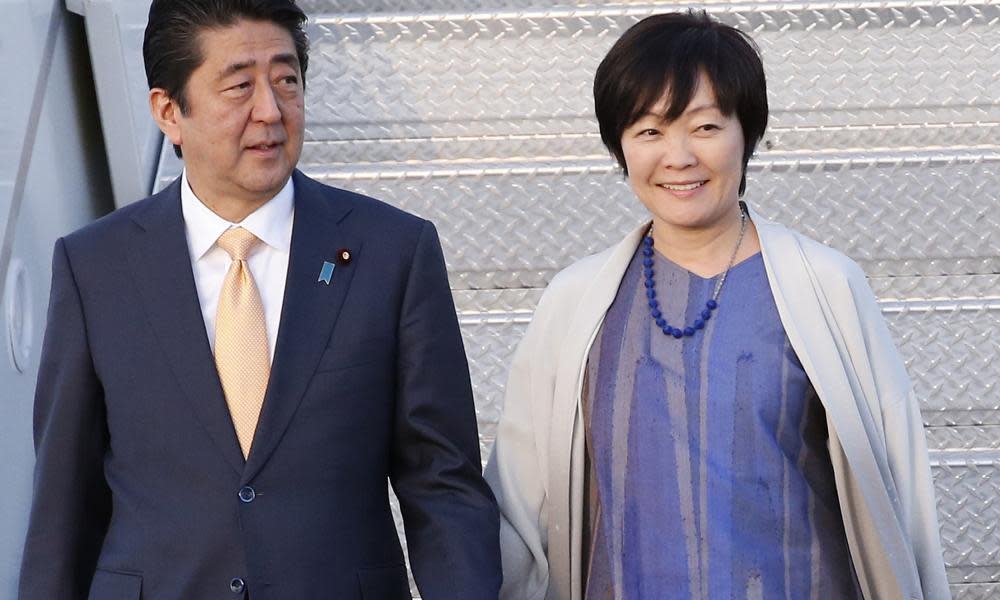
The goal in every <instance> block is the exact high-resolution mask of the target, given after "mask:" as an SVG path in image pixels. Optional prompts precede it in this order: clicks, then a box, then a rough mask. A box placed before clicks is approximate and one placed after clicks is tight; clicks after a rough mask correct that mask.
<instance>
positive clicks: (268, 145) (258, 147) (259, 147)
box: [249, 142, 281, 152]
mask: <svg viewBox="0 0 1000 600" xmlns="http://www.w3.org/2000/svg"><path fill="white" fill-rule="evenodd" d="M280 145H281V143H279V142H274V143H265V144H257V145H256V146H249V149H250V150H260V151H262V152H266V151H268V150H271V149H272V148H277V147H278V146H280Z"/></svg>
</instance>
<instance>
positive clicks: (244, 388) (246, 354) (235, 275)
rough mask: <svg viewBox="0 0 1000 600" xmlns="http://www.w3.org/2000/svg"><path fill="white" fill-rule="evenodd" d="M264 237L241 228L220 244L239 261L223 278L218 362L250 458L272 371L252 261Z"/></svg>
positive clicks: (238, 433) (238, 432)
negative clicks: (251, 267)
mask: <svg viewBox="0 0 1000 600" xmlns="http://www.w3.org/2000/svg"><path fill="white" fill-rule="evenodd" d="M259 241H260V240H258V239H257V237H256V236H255V235H254V234H252V233H250V232H249V231H247V230H246V229H243V228H242V227H236V228H232V229H228V230H227V231H226V232H225V233H223V234H222V235H221V236H219V239H218V241H217V242H216V244H218V246H219V247H220V248H222V249H223V250H225V251H226V252H228V253H229V256H230V257H231V258H232V259H233V263H232V264H231V265H230V266H229V272H227V273H226V279H225V280H224V281H223V282H222V293H221V294H220V295H219V308H218V312H217V313H216V317H215V365H216V367H217V368H218V370H219V380H220V381H221V382H222V390H223V392H225V395H226V404H228V405H229V413H230V415H231V416H232V419H233V426H234V427H235V429H236V437H237V438H239V441H240V448H241V449H242V450H243V457H244V458H246V457H247V456H248V455H249V454H250V444H252V443H253V435H254V431H255V430H256V429H257V419H258V418H259V417H260V409H261V406H263V404H264V393H265V392H266V391H267V379H268V377H269V376H270V374H271V361H270V355H269V352H268V348H267V324H266V321H265V320H264V306H263V304H261V301H260V293H259V292H258V291H257V285H256V284H254V280H253V274H252V273H250V267H249V266H248V265H247V261H246V259H247V255H248V254H249V253H250V250H251V249H252V248H253V247H254V245H256V244H257V242H259Z"/></svg>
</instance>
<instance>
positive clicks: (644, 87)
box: [594, 11, 767, 196]
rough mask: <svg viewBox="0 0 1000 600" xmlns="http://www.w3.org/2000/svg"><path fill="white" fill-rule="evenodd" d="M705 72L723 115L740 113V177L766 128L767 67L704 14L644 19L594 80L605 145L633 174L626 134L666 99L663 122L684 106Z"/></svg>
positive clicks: (753, 49) (740, 38) (737, 35)
mask: <svg viewBox="0 0 1000 600" xmlns="http://www.w3.org/2000/svg"><path fill="white" fill-rule="evenodd" d="M701 73H704V74H705V76H706V77H707V78H708V80H709V81H711V82H712V87H713V88H714V90H715V99H716V102H717V104H718V106H719V110H721V111H722V113H723V114H725V115H733V114H735V115H736V117H737V119H738V120H739V122H740V126H741V127H742V129H743V138H744V148H743V178H742V180H741V181H740V190H739V193H740V195H741V196H742V195H743V191H744V190H745V189H746V167H747V162H748V161H749V160H750V156H751V155H752V154H753V151H754V148H756V146H757V142H759V141H760V139H761V137H763V135H764V129H765V127H766V126H767V84H766V82H765V80H764V65H763V63H761V60H760V54H759V53H758V50H757V46H756V44H754V42H753V40H752V39H750V37H749V36H747V35H746V34H745V33H743V32H742V31H740V30H739V29H736V28H735V27H730V26H729V25H724V24H722V23H720V22H718V21H716V20H715V19H713V18H711V17H709V16H708V13H706V12H704V11H698V12H695V11H691V12H683V13H669V14H663V15H654V16H652V17H647V18H645V19H643V20H642V21H639V22H638V23H636V24H635V25H633V26H632V27H631V28H629V30H628V31H626V32H625V34H624V35H622V37H621V38H619V40H618V41H617V42H615V45H614V46H613V47H612V48H611V50H610V51H609V52H608V55H607V56H605V57H604V60H602V61H601V64H600V66H598V67H597V74H596V75H595V77H594V108H595V110H596V112H597V121H598V123H599V125H600V129H601V140H602V141H603V142H604V145H605V146H607V148H608V150H609V151H610V152H611V154H612V155H613V156H614V157H615V159H616V160H617V161H618V164H619V165H621V167H622V169H624V170H625V173H626V174H628V167H627V166H626V164H625V155H624V153H623V151H622V142H621V140H622V134H623V133H624V132H625V130H626V129H627V128H628V127H630V126H631V125H632V124H633V123H635V122H636V121H637V120H639V118H640V117H641V116H642V115H643V114H645V113H647V112H649V110H650V109H651V108H652V107H653V106H654V105H655V104H656V103H657V102H658V101H659V100H660V99H661V98H662V97H663V95H664V94H669V103H668V104H669V105H668V107H667V112H666V115H664V117H665V118H666V119H667V120H668V121H672V120H674V119H676V118H678V117H679V116H681V114H683V113H684V110H685V109H686V108H687V106H688V103H689V102H690V101H691V96H693V95H694V92H695V87H696V86H697V84H698V77H699V75H700V74H701Z"/></svg>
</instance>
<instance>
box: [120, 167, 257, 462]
mask: <svg viewBox="0 0 1000 600" xmlns="http://www.w3.org/2000/svg"><path fill="white" fill-rule="evenodd" d="M133 220H134V221H135V222H136V224H138V225H139V228H140V229H139V230H138V231H137V233H136V234H135V237H134V240H133V244H132V252H130V253H129V255H128V261H129V264H130V266H131V268H132V272H133V276H134V277H135V281H136V286H137V288H138V289H139V294H140V296H141V297H142V301H143V304H144V307H145V309H146V314H147V316H148V318H149V322H150V325H151V326H152V329H153V332H154V333H155V335H156V337H157V339H158V340H159V342H160V347H161V348H162V350H163V353H164V354H165V355H166V359H167V363H168V364H169V366H170V368H171V370H172V371H173V373H174V376H175V377H176V379H177V383H178V385H179V386H180V388H181V390H182V391H183V393H184V397H185V400H186V401H187V402H188V404H189V405H190V408H191V409H192V412H193V413H194V414H195V415H196V416H197V418H198V420H199V421H200V422H201V424H202V426H204V427H205V430H206V431H207V432H208V435H209V437H210V438H211V439H212V441H213V443H214V444H215V446H216V447H217V448H218V449H219V451H220V452H221V453H222V454H223V455H224V456H225V458H226V461H227V462H228V463H229V464H230V465H231V466H232V467H233V469H235V470H236V472H237V473H241V472H242V471H243V466H244V465H243V454H242V452H241V451H240V447H239V443H238V441H237V439H236V434H235V433H234V431H233V425H232V420H231V418H230V416H229V408H228V407H227V406H226V400H225V396H224V395H223V393H222V385H221V384H220V383H219V376H218V372H217V371H216V368H215V358H214V357H213V356H212V350H211V348H210V347H209V344H208V336H207V335H206V334H205V321H204V318H203V317H202V314H201V309H200V306H201V305H200V304H199V301H198V292H197V289H196V288H195V283H194V274H193V272H192V269H191V256H190V253H189V251H188V247H187V235H186V233H185V229H184V217H183V215H182V213H181V200H180V179H177V180H176V181H174V183H172V184H171V185H170V186H169V187H167V188H166V189H165V190H163V191H162V192H160V194H158V195H157V196H156V197H155V199H154V200H153V201H151V202H150V203H149V204H147V205H146V207H145V210H142V211H139V212H138V214H136V215H135V216H133Z"/></svg>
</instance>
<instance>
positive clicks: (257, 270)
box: [181, 172, 295, 361]
mask: <svg viewBox="0 0 1000 600" xmlns="http://www.w3.org/2000/svg"><path fill="white" fill-rule="evenodd" d="M294 199H295V189H294V187H293V185H292V179H291V178H289V179H288V183H287V184H285V187H283V188H282V189H281V191H280V192H278V195H276V196H275V197H274V198H271V199H270V200H268V201H267V202H266V203H264V205H263V206H261V207H260V208H258V209H257V210H255V211H254V212H252V213H251V214H249V215H247V217H246V218H245V219H243V221H242V222H240V223H230V222H229V221H227V220H225V219H223V218H222V217H220V216H219V215H217V214H215V213H214V212H212V210H211V209H209V208H208V207H207V206H205V205H204V204H202V203H201V201H200V200H198V197H197V196H195V195H194V191H193V190H192V189H191V185H190V184H189V183H188V180H187V172H184V173H183V174H182V175H181V212H182V214H183V215H184V229H185V231H186V232H187V243H188V252H190V254H191V267H192V269H193V270H194V284H195V287H196V288H197V290H198V302H199V303H200V304H201V314H202V317H204V319H205V332H206V333H208V343H209V345H210V346H211V348H212V352H215V313H216V311H217V310H218V307H219V294H220V293H221V292H222V282H223V280H225V278H226V273H227V272H228V271H229V265H231V264H232V262H233V261H232V259H231V258H229V254H228V253H227V252H226V251H225V250H223V249H222V248H220V247H218V246H217V245H216V244H215V242H216V240H218V239H219V236H220V235H222V234H223V233H224V232H225V231H226V230H227V229H229V228H231V227H242V228H244V229H246V230H247V231H249V232H250V233H252V234H254V235H255V236H257V237H258V238H259V239H260V241H261V243H259V244H257V245H256V246H255V247H254V249H253V250H252V251H251V252H250V256H249V257H248V258H247V265H248V266H249V267H250V273H252V274H253V279H254V283H256V284H257V290H258V291H259V292H260V300H261V304H263V306H264V320H265V322H266V324H267V345H268V355H269V356H270V358H271V360H272V361H273V360H274V345H275V342H276V341H277V339H278V324H279V322H280V321H281V304H282V301H283V299H284V295H285V277H286V275H287V274H288V253H289V250H290V248H291V243H292V222H293V220H294V217H295V201H294Z"/></svg>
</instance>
